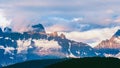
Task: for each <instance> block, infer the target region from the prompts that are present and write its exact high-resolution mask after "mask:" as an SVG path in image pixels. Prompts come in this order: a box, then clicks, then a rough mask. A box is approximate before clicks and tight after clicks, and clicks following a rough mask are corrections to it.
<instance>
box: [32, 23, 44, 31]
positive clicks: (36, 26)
mask: <svg viewBox="0 0 120 68" xmlns="http://www.w3.org/2000/svg"><path fill="white" fill-rule="evenodd" d="M32 28H33V30H32V32H34V33H46V32H45V28H44V27H43V25H42V24H37V25H33V26H32Z"/></svg>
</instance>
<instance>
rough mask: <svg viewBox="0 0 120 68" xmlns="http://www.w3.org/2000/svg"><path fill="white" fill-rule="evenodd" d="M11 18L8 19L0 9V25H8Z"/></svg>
mask: <svg viewBox="0 0 120 68" xmlns="http://www.w3.org/2000/svg"><path fill="white" fill-rule="evenodd" d="M10 24H11V20H8V19H7V18H6V17H5V15H4V13H3V10H1V11H0V27H2V28H4V27H6V26H10Z"/></svg>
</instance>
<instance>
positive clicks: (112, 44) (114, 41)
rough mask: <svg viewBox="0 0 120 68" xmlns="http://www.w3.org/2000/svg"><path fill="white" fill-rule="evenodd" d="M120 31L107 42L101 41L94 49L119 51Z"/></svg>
mask: <svg viewBox="0 0 120 68" xmlns="http://www.w3.org/2000/svg"><path fill="white" fill-rule="evenodd" d="M119 37H120V29H119V30H118V31H117V32H116V33H115V34H114V35H113V36H112V37H111V38H110V39H107V40H103V41H101V42H100V43H99V44H98V45H97V46H96V47H95V48H98V49H101V48H109V49H120V38H119Z"/></svg>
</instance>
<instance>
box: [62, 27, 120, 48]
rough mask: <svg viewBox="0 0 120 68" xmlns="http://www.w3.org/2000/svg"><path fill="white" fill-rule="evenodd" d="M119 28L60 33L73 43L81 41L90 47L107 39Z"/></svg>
mask: <svg viewBox="0 0 120 68" xmlns="http://www.w3.org/2000/svg"><path fill="white" fill-rule="evenodd" d="M119 28H120V27H113V28H102V29H93V30H89V31H84V32H75V31H73V32H68V33H67V32H62V33H64V34H65V35H66V37H67V38H68V39H72V40H75V41H78V42H80V41H82V42H85V43H88V44H90V45H91V46H92V47H94V46H96V45H97V44H98V43H100V42H101V41H102V40H105V39H109V38H111V37H112V35H113V34H114V33H115V32H116V31H117V30H118V29H119ZM60 33H61V32H60Z"/></svg>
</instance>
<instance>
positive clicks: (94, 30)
mask: <svg viewBox="0 0 120 68" xmlns="http://www.w3.org/2000/svg"><path fill="white" fill-rule="evenodd" d="M119 3H120V1H119V0H106V1H96V0H90V1H88V0H70V1H69V0H59V1H58V0H44V1H43V0H29V1H28V0H20V1H15V0H11V1H9V0H5V1H4V0H3V1H0V56H1V57H0V67H1V66H7V65H11V64H15V63H19V62H24V61H28V60H37V59H61V58H71V57H72V58H83V57H95V56H100V57H116V58H120V9H118V8H119V6H120V4H119Z"/></svg>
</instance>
